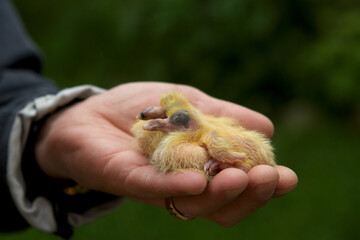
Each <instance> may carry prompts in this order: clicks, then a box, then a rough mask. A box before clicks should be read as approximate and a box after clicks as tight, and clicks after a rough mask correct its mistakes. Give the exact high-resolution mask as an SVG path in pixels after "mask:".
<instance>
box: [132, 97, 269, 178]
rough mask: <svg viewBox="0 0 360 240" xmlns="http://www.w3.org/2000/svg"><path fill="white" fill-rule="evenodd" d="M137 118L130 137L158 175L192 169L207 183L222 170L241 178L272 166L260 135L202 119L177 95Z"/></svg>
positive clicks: (234, 124) (220, 119) (203, 116)
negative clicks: (258, 167) (235, 172)
mask: <svg viewBox="0 0 360 240" xmlns="http://www.w3.org/2000/svg"><path fill="white" fill-rule="evenodd" d="M137 118H138V120H137V121H136V122H135V123H134V125H133V127H132V129H131V131H132V133H133V135H134V137H135V139H136V141H137V144H138V146H139V148H140V151H141V152H142V153H143V154H144V155H145V156H146V157H148V158H149V159H150V163H151V164H153V165H155V166H156V167H157V168H158V169H159V170H160V171H162V172H174V171H181V170H184V169H195V170H198V171H200V172H203V173H205V174H206V175H207V176H209V177H211V176H213V175H215V174H216V173H218V172H219V171H221V170H222V169H224V168H228V167H235V168H240V169H242V170H244V171H246V172H247V171H249V170H250V169H251V168H252V167H254V166H256V165H259V164H267V165H271V166H273V165H275V161H274V154H273V148H272V146H271V144H270V140H269V139H268V138H266V137H265V135H263V134H262V133H260V132H257V131H254V130H247V129H245V128H244V127H242V126H241V125H240V124H239V123H238V122H237V121H236V120H234V119H231V118H226V117H214V116H211V115H206V114H203V113H202V112H201V111H200V110H198V109H197V108H195V107H194V106H193V105H192V104H191V103H190V102H189V101H188V99H187V98H186V97H185V96H183V95H182V94H180V93H177V92H174V93H171V94H167V95H164V96H162V98H161V100H160V107H149V108H147V109H146V110H144V111H143V112H142V113H140V114H139V115H138V117H137Z"/></svg>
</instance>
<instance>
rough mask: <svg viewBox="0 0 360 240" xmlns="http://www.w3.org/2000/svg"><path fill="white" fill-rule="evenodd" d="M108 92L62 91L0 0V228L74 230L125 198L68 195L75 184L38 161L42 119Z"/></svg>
mask: <svg viewBox="0 0 360 240" xmlns="http://www.w3.org/2000/svg"><path fill="white" fill-rule="evenodd" d="M102 92H104V90H103V89H100V88H97V87H94V86H89V85H88V86H79V87H74V88H71V89H64V90H62V91H59V90H58V89H57V87H56V86H55V85H54V83H53V82H52V81H51V80H49V79H46V78H44V77H43V76H42V75H41V58H40V53H39V50H38V48H37V47H36V45H35V44H34V43H33V42H32V41H31V39H30V38H29V37H28V35H27V34H26V31H25V30H24V28H23V26H22V24H21V21H20V20H19V18H18V17H17V14H16V12H15V10H14V8H13V7H12V5H11V3H10V2H9V1H7V0H0V212H1V214H0V231H14V230H19V229H23V228H25V227H27V226H29V225H31V226H33V227H36V228H38V229H40V230H42V231H46V232H51V233H56V234H58V235H60V236H62V237H65V238H66V237H69V236H71V228H72V227H73V226H79V225H82V224H85V223H88V222H90V221H93V220H94V219H96V218H97V217H99V216H102V215H104V214H106V213H108V212H109V211H111V210H112V209H114V208H115V207H117V206H118V204H119V203H120V202H121V201H122V199H121V198H119V197H116V196H112V195H109V194H105V193H101V192H96V191H89V192H88V193H86V194H80V195H78V196H68V195H66V194H64V193H63V191H62V188H63V187H66V186H71V185H72V184H74V183H73V182H71V181H59V180H55V179H52V178H50V177H48V176H46V175H45V174H44V173H43V172H42V171H41V170H40V169H39V167H38V166H37V164H36V160H35V157H34V152H33V149H34V142H35V139H36V137H37V134H38V132H39V129H40V128H41V125H42V122H43V121H45V120H46V117H47V116H48V115H49V114H52V113H53V112H55V111H57V110H58V109H59V108H62V107H68V106H69V105H71V104H72V103H74V102H76V101H82V100H84V99H86V98H87V97H90V96H92V95H94V94H100V93H102Z"/></svg>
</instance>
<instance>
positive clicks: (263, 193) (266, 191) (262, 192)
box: [255, 181, 278, 200]
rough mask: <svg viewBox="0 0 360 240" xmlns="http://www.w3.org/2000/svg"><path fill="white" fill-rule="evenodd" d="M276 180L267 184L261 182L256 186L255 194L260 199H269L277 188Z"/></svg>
mask: <svg viewBox="0 0 360 240" xmlns="http://www.w3.org/2000/svg"><path fill="white" fill-rule="evenodd" d="M277 183H278V182H277V181H276V182H271V183H267V184H261V185H259V186H257V187H255V194H256V196H257V198H258V199H259V200H268V199H270V198H271V197H272V195H273V194H274V192H275V189H276V185H277Z"/></svg>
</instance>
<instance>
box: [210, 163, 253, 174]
mask: <svg viewBox="0 0 360 240" xmlns="http://www.w3.org/2000/svg"><path fill="white" fill-rule="evenodd" d="M225 168H238V169H241V170H243V171H244V172H246V173H247V172H248V171H249V169H247V168H246V167H244V166H236V165H235V164H231V163H225V162H220V161H217V160H215V159H210V160H209V161H207V162H206V163H205V165H204V171H205V173H206V174H207V175H208V176H214V175H216V174H218V173H219V172H220V171H221V170H223V169H225Z"/></svg>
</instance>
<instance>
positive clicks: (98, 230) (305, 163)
mask: <svg viewBox="0 0 360 240" xmlns="http://www.w3.org/2000/svg"><path fill="white" fill-rule="evenodd" d="M359 136H360V131H359V129H351V128H350V127H346V126H341V125H339V124H332V123H327V124H324V125H323V126H318V127H316V128H315V127H308V128H294V127H292V128H289V127H279V128H278V129H277V133H276V135H275V138H274V144H275V146H276V149H277V158H278V161H279V163H280V164H283V165H287V166H289V167H290V168H292V169H294V170H295V171H296V173H297V174H298V177H299V185H298V187H297V189H295V191H293V192H292V193H290V194H288V195H287V196H285V197H282V198H278V199H273V200H271V201H270V202H269V203H268V204H267V205H266V206H265V207H263V208H262V209H260V210H259V211H257V212H256V213H254V214H253V215H251V216H249V217H248V218H246V219H245V220H243V221H242V222H240V223H239V224H238V225H236V226H235V227H232V228H223V227H220V226H218V225H216V224H215V223H212V222H209V221H207V220H203V219H196V220H194V221H186V222H185V221H180V220H177V219H174V218H172V217H170V216H169V215H168V213H167V212H166V211H165V210H163V209H159V208H157V207H152V206H148V205H145V204H142V203H137V202H131V201H126V202H125V203H124V205H122V206H121V207H120V208H118V209H117V210H116V211H114V212H113V213H111V214H110V215H108V216H105V217H103V218H101V219H99V220H97V221H95V222H93V223H91V224H89V225H86V226H82V227H79V228H77V229H76V230H75V235H74V238H73V239H74V240H81V239H87V240H92V239H94V240H95V239H104V240H106V239H118V238H121V239H173V240H176V239H179V240H180V239H181V240H182V239H210V240H211V239H214V240H215V239H216V240H217V239H265V238H266V239H316V240H322V239H324V240H325V239H326V240H328V239H355V238H356V236H360V230H359V228H358V227H357V226H358V217H359V215H360V206H359V202H360V193H359V191H358V190H357V189H358V186H357V178H358V169H359V156H360V148H359V146H360V140H359ZM0 239H7V240H17V239H39V240H41V239H44V240H48V239H49V240H50V239H58V238H57V237H54V236H52V235H48V234H45V233H42V232H39V231H37V230H35V229H28V230H26V231H24V232H19V233H13V234H0Z"/></svg>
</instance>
